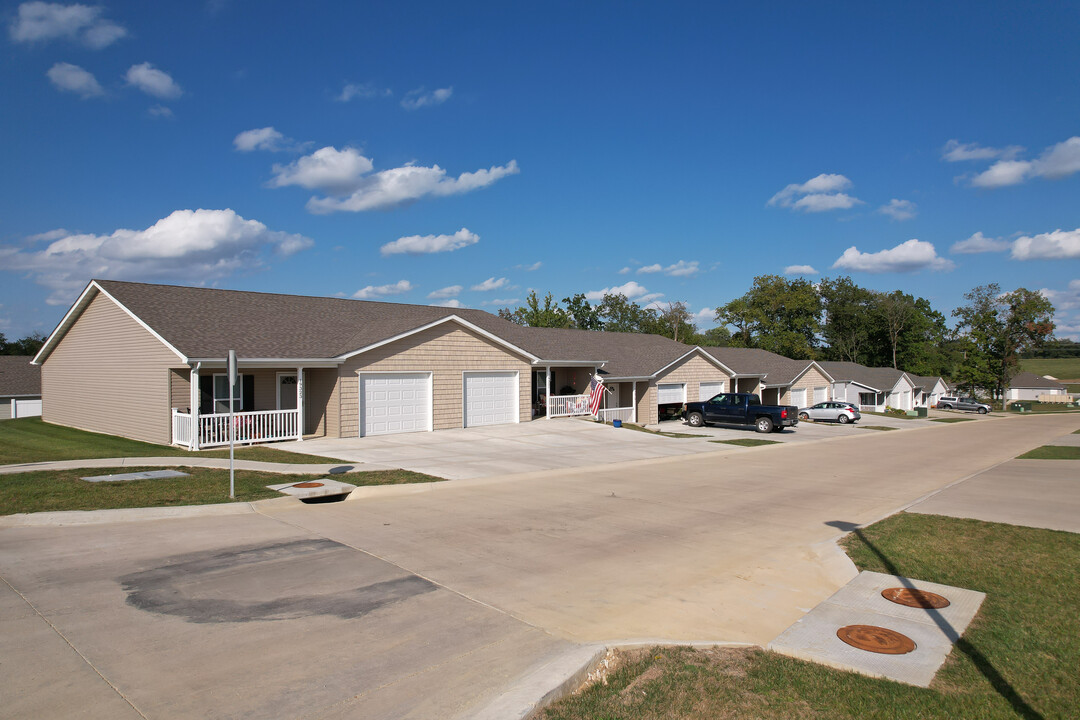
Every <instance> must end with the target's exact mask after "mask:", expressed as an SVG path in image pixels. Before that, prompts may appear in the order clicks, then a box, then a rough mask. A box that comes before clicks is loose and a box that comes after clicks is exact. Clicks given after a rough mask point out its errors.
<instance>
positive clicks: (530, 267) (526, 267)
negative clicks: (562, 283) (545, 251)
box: [514, 260, 544, 272]
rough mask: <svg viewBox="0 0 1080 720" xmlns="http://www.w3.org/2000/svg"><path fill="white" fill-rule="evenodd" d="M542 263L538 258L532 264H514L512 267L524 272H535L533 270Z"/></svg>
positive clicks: (541, 265)
mask: <svg viewBox="0 0 1080 720" xmlns="http://www.w3.org/2000/svg"><path fill="white" fill-rule="evenodd" d="M543 265H544V263H543V262H541V261H540V260H537V261H536V262H534V263H533V264H532V265H515V266H514V269H515V270H524V271H525V272H535V271H537V270H539V269H540V268H541V267H543Z"/></svg>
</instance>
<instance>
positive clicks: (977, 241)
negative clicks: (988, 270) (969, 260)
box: [949, 231, 1012, 255]
mask: <svg viewBox="0 0 1080 720" xmlns="http://www.w3.org/2000/svg"><path fill="white" fill-rule="evenodd" d="M1010 247H1012V243H1011V242H1009V241H1008V240H1003V239H1001V238H988V237H986V236H985V235H983V234H982V231H979V232H977V233H975V234H974V235H972V236H971V237H969V238H968V239H966V240H960V241H959V242H955V243H953V246H952V247H951V248H949V252H951V253H952V254H954V255H974V254H976V253H987V252H1002V251H1004V250H1008V249H1009V248H1010Z"/></svg>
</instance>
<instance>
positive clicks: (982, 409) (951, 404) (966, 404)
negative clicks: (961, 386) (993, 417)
mask: <svg viewBox="0 0 1080 720" xmlns="http://www.w3.org/2000/svg"><path fill="white" fill-rule="evenodd" d="M937 407H939V408H941V409H942V410H968V411H969V412H977V413H979V414H980V415H985V414H986V413H988V412H990V406H989V405H987V404H986V403H981V402H979V401H978V400H976V399H975V398H973V397H957V396H955V395H952V396H950V395H946V396H944V397H942V398H941V399H940V400H938V403H937Z"/></svg>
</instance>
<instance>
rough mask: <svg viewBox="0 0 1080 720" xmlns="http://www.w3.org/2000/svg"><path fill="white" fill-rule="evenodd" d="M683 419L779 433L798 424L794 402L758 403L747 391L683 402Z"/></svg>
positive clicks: (693, 425) (757, 399)
mask: <svg viewBox="0 0 1080 720" xmlns="http://www.w3.org/2000/svg"><path fill="white" fill-rule="evenodd" d="M683 419H684V420H686V422H687V424H688V425H690V426H691V427H701V426H702V425H705V424H706V423H720V424H726V425H754V426H755V427H756V428H757V431H758V432H762V433H767V432H780V431H781V430H783V429H784V428H785V427H795V426H796V425H798V424H799V408H797V407H795V406H794V405H762V404H761V398H759V397H758V396H757V395H754V394H751V393H720V394H719V395H714V396H713V397H712V398H710V399H708V400H705V401H703V402H692V403H686V408H685V409H684V410H683Z"/></svg>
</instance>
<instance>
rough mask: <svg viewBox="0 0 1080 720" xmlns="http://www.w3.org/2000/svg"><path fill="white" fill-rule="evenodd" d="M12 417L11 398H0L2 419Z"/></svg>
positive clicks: (0, 418) (0, 415) (0, 416)
mask: <svg viewBox="0 0 1080 720" xmlns="http://www.w3.org/2000/svg"><path fill="white" fill-rule="evenodd" d="M10 419H11V400H10V399H9V398H0V420H10Z"/></svg>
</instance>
